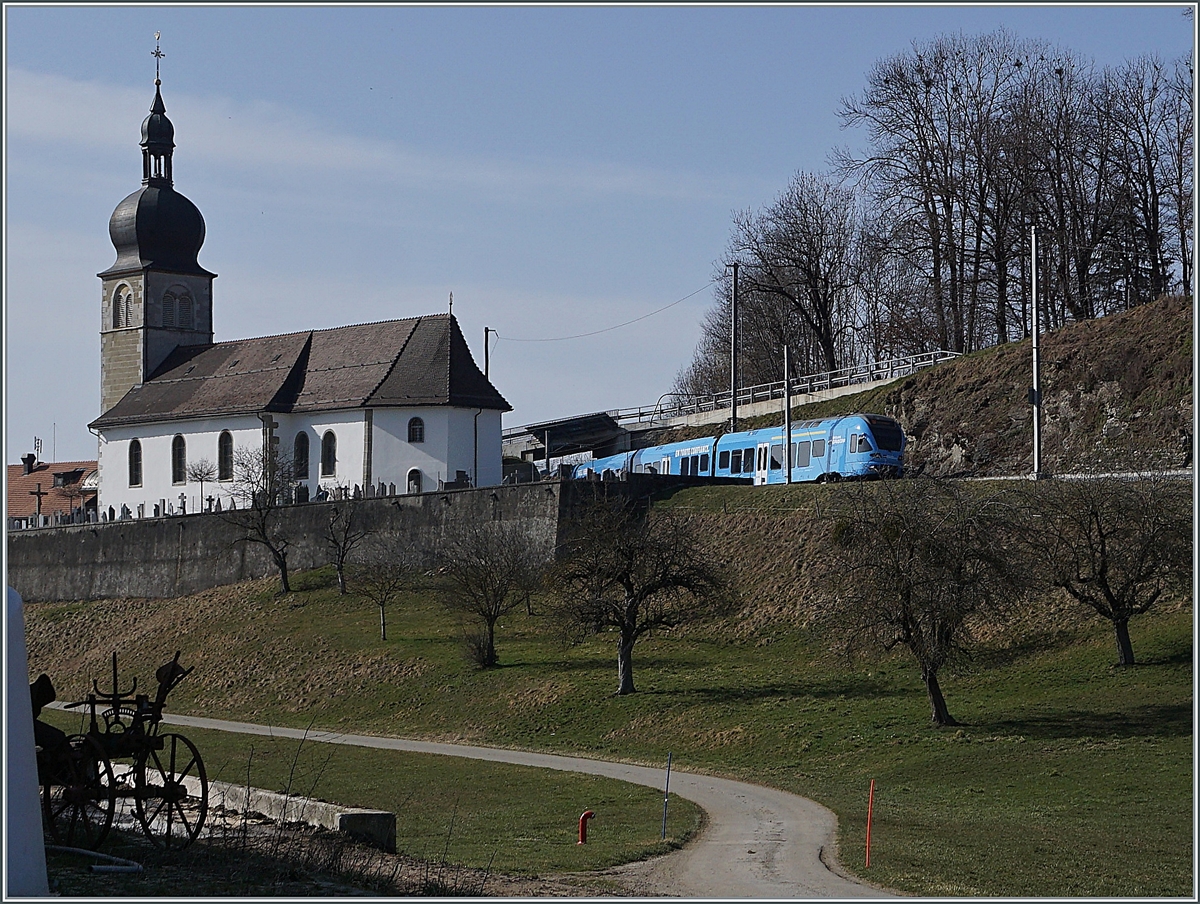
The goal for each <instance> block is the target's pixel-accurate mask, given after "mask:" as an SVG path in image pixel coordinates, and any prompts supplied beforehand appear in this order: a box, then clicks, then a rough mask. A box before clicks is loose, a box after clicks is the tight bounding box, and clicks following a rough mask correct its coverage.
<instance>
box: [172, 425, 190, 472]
mask: <svg viewBox="0 0 1200 904" xmlns="http://www.w3.org/2000/svg"><path fill="white" fill-rule="evenodd" d="M171 483H187V443H186V442H185V441H184V439H183V437H182V436H179V435H178V434H177V435H176V436H175V438H174V439H173V440H171Z"/></svg>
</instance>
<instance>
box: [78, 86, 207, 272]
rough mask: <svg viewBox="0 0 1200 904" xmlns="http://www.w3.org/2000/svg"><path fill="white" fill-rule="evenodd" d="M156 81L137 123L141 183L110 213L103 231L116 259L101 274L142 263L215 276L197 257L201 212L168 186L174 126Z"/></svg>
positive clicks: (137, 267) (201, 231)
mask: <svg viewBox="0 0 1200 904" xmlns="http://www.w3.org/2000/svg"><path fill="white" fill-rule="evenodd" d="M160 84H161V82H160V81H159V80H158V79H155V80H154V85H155V88H154V104H153V105H152V106H151V107H150V115H149V116H147V117H146V119H145V121H144V122H143V123H142V140H141V147H142V187H141V188H139V189H138V190H137V191H135V192H134V193H133V194H131V195H129V197H127V198H125V200H123V201H122V202H121V203H120V204H118V205H117V208H116V210H114V211H113V213H112V216H111V217H110V218H109V221H108V236H109V238H110V239H111V240H112V243H113V247H115V248H116V249H117V259H116V261H115V262H114V263H113V265H112V266H111V267H109V268H108V269H107V270H105V271H104V272H103V273H101V274H99V275H100V276H101V277H105V276H108V275H111V274H116V273H118V272H120V271H125V270H141V269H143V268H146V267H154V268H156V269H161V270H172V271H174V272H177V273H196V274H201V275H205V276H213V275H215V274H212V273H209V272H208V271H207V270H205V269H204V268H203V267H201V266H200V264H199V263H198V262H197V260H196V256H197V255H198V254H199V253H200V247H201V246H202V245H203V244H204V217H202V216H201V215H200V210H199V209H198V208H197V207H196V205H195V204H193V203H192V202H191V201H189V200H188V199H187V198H185V197H184V196H183V195H181V194H180V193H179V192H177V191H175V188H174V187H173V182H172V178H171V155H172V153H173V152H174V149H175V127H174V126H173V125H172V124H171V120H169V119H167V107H166V105H165V104H164V103H163V99H162V92H161V90H160V89H159V85H160Z"/></svg>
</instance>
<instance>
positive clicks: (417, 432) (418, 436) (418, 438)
mask: <svg viewBox="0 0 1200 904" xmlns="http://www.w3.org/2000/svg"><path fill="white" fill-rule="evenodd" d="M408 441H409V442H410V443H423V442H425V422H424V421H423V420H421V419H420V418H419V417H415V418H413V419H412V420H410V421H409V422H408Z"/></svg>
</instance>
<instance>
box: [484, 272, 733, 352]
mask: <svg viewBox="0 0 1200 904" xmlns="http://www.w3.org/2000/svg"><path fill="white" fill-rule="evenodd" d="M714 285H716V281H715V280H714V281H713V282H710V283H708V285H705V286H701V287H700V288H699V289H697V290H696V291H695V292H691V293H689V294H687V295H685V296H683V298H679V299H676V300H675V301H673V302H671V303H670V304H667V305H663V306H662V307H661V308H655V309H654V310H653V311H650V312H649V313H648V314H643V315H642V316H641V317H634V318H633V319H632V320H626V321H625V322H624V323H618V324H616V325H615V326H606V327H604V329H600V330H592V331H591V332H589V333H577V334H575V335H574V336H551V337H547V338H544V339H524V338H521V339H516V338H513V337H511V336H501V335H500V333H498V332H497V331H496V330H492V335H494V336H495V337H496V338H497V339H500V340H503V341H506V342H566V341H567V340H568V339H585V338H587V337H588V336H599V335H600V334H601V333H611V332H612V331H613V330H619V329H621V328H622V327H626V326H630V325H632V324H634V323H638V322H639V321H642V320H645V319H646V318H648V317H653V316H654V315H655V314H661V313H662V312H663V311H666V310H668V309H670V308H673V307H675V305H677V304H683V303H684V302H685V301H687V300H688V299H689V298H693V297H695V296H697V295H699V294H700V293H701V292H703V291H704V290H705V289H710V288H712V287H713V286H714Z"/></svg>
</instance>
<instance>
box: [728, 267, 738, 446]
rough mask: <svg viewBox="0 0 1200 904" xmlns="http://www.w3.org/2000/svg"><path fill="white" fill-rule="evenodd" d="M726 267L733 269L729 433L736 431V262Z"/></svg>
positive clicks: (730, 315)
mask: <svg viewBox="0 0 1200 904" xmlns="http://www.w3.org/2000/svg"><path fill="white" fill-rule="evenodd" d="M728 266H731V267H733V297H732V299H731V302H730V311H729V432H730V433H735V432H736V431H737V370H738V368H737V353H738V335H737V328H738V316H737V303H738V262H737V261H734V262H733V263H732V264H729V265H728Z"/></svg>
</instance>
